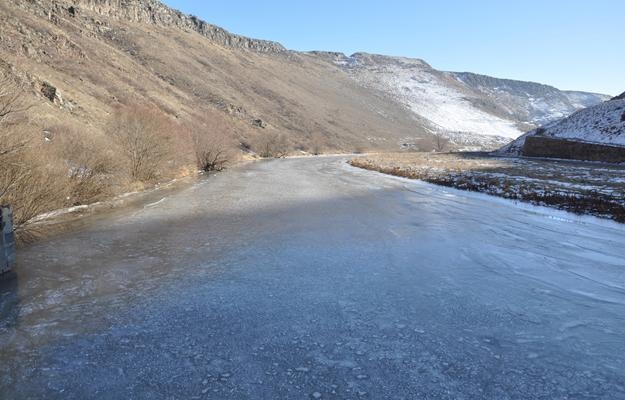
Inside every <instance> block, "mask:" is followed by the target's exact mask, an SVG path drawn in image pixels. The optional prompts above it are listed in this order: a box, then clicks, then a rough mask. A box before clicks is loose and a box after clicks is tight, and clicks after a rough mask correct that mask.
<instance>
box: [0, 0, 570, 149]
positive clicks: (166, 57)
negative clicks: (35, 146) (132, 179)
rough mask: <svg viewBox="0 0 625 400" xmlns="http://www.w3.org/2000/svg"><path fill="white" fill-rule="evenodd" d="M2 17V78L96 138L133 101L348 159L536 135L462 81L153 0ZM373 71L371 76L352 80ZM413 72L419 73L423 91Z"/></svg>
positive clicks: (28, 7) (413, 64) (8, 12)
mask: <svg viewBox="0 0 625 400" xmlns="http://www.w3.org/2000/svg"><path fill="white" fill-rule="evenodd" d="M0 8H2V9H3V13H2V14H3V15H4V16H0V37H1V38H2V42H1V43H0V58H1V59H2V60H3V63H4V67H3V68H4V70H6V71H12V72H13V73H15V74H17V75H20V76H22V77H25V79H26V80H27V81H29V84H30V86H31V87H33V88H34V89H35V92H36V94H38V96H39V97H40V98H41V92H42V91H43V90H45V88H44V86H47V85H49V86H51V87H54V88H55V93H56V97H55V98H54V99H53V103H54V105H55V106H56V107H57V108H55V109H51V110H49V111H50V118H49V119H52V120H54V121H55V123H60V122H61V121H63V120H64V119H65V120H66V119H67V118H68V115H67V114H69V117H70V118H72V119H74V120H75V121H76V123H77V124H79V125H85V124H87V125H88V126H89V127H90V128H89V129H90V130H92V129H96V130H97V129H100V128H99V126H101V125H102V120H103V119H104V118H105V117H106V115H108V114H110V112H111V111H110V110H111V108H112V107H117V106H119V105H120V104H122V103H128V102H129V101H140V102H148V103H154V104H155V105H156V106H158V107H159V108H160V109H162V110H163V112H165V113H167V114H169V115H171V116H172V117H174V118H187V119H192V120H197V119H198V118H199V114H202V113H203V114H205V115H209V114H210V115H212V112H213V111H218V112H220V113H221V114H222V117H219V118H221V119H225V121H226V122H227V123H228V124H231V125H232V126H233V127H232V128H231V129H230V131H232V132H233V133H232V134H233V135H235V136H237V137H241V138H242V139H241V140H244V141H247V140H248V139H249V138H253V136H255V135H259V134H263V132H267V131H279V132H283V133H286V134H288V135H289V136H291V137H292V144H293V145H294V146H295V147H298V146H300V147H301V145H302V143H304V144H305V143H310V142H311V140H312V137H313V136H322V137H323V138H324V140H325V141H326V142H327V143H328V146H329V147H331V148H334V149H345V150H348V149H349V147H352V148H353V147H363V146H364V147H371V148H387V149H397V148H418V149H422V150H429V149H431V148H432V143H433V141H435V140H434V139H433V138H434V137H435V136H438V135H443V136H445V137H446V138H447V139H448V140H449V142H450V147H451V148H454V149H479V148H482V147H485V148H495V147H499V145H501V144H503V143H505V142H508V141H509V140H511V139H513V138H516V137H517V136H519V135H521V134H522V131H524V130H529V129H531V128H533V127H534V125H528V121H529V122H532V121H530V120H529V118H525V119H524V118H521V117H518V116H517V115H516V114H515V112H508V111H509V110H504V109H502V108H501V107H500V106H499V105H498V104H497V103H498V99H497V98H496V97H494V96H493V95H492V94H489V93H486V92H484V91H480V90H478V88H476V87H471V85H467V84H464V83H462V82H461V81H460V80H459V79H458V76H457V75H455V74H460V73H453V72H445V71H438V70H436V69H434V68H432V67H431V66H430V65H429V64H428V63H427V62H426V61H424V60H421V59H416V58H409V57H391V56H384V55H376V54H369V53H365V52H359V53H354V54H353V55H352V56H346V55H344V54H342V53H338V52H322V51H318V52H299V51H292V50H288V49H286V48H285V47H284V46H282V45H281V44H280V43H277V42H272V41H265V40H259V39H251V38H247V37H244V36H240V35H236V34H232V33H230V32H228V31H226V30H224V29H222V28H219V27H217V26H215V25H212V24H209V23H207V22H204V21H202V20H201V19H199V18H197V17H194V16H191V15H187V14H184V13H182V12H180V11H177V10H175V9H173V8H171V7H168V6H166V5H164V4H162V3H161V2H159V1H156V0H73V1H70V0H58V1H51V0H28V1H26V0H17V1H14V2H11V4H10V5H9V4H8V2H6V1H3V2H0ZM195 34H197V35H199V37H201V38H202V39H207V40H206V41H202V40H200V39H199V38H196V37H195V36H194V35H195ZM368 68H369V69H370V70H369V71H368V72H371V76H369V77H368V78H367V79H366V80H363V79H358V72H359V71H364V70H366V69H368ZM390 69H395V70H397V71H408V72H406V74H407V75H406V81H407V82H408V83H409V84H410V90H413V91H414V92H416V93H418V94H419V96H420V97H419V98H418V99H417V100H418V101H417V102H416V103H417V106H418V107H417V106H415V107H416V108H419V107H424V106H427V107H425V108H424V109H423V110H421V109H417V110H415V109H414V108H415V107H413V108H411V107H410V105H411V104H412V103H410V101H407V100H406V96H405V94H406V93H407V92H406V90H405V89H406V87H407V85H406V84H405V83H403V82H402V81H401V79H400V80H399V81H398V84H397V85H396V86H397V87H393V89H392V90H389V88H388V87H386V86H385V85H381V84H379V80H380V77H381V76H384V73H385V72H384V71H385V70H390ZM411 69H412V70H418V71H420V72H423V73H424V75H423V76H422V77H423V78H424V79H423V82H419V79H413V78H414V76H411V75H410V70H411ZM376 74H377V75H376ZM465 74H467V73H465ZM467 76H468V75H467ZM470 76H472V77H473V76H481V77H483V78H482V79H486V78H488V79H489V80H497V79H498V78H492V77H487V76H483V75H477V74H472V75H470ZM391 78H392V79H395V80H396V78H397V77H396V76H391ZM529 84H532V85H534V84H533V83H529ZM535 85H540V84H535ZM474 86H475V85H474ZM543 86H545V87H547V85H543ZM554 90H557V89H555V88H554ZM450 93H451V95H450ZM44 97H45V96H44ZM408 97H410V96H408ZM131 99H135V100H131ZM408 100H411V101H412V100H414V99H410V98H409V99H408ZM413 103H414V102H413ZM50 105H51V104H48V106H50ZM413 105H414V104H413ZM515 107H516V106H515ZM53 108H54V107H53ZM517 108H519V107H517ZM517 108H515V111H518V110H517ZM202 109H207V110H209V111H210V112H209V111H206V112H201V111H199V110H202ZM60 112H64V113H65V114H66V116H65V117H62V116H61V115H59V113H60ZM558 116H559V115H558ZM552 117H553V116H552ZM215 118H217V117H215ZM37 119H40V120H43V119H44V116H41V115H38V116H37ZM199 119H200V120H201V121H204V120H205V119H206V118H204V117H201V118H199ZM449 120H452V121H453V124H451V126H447V125H449V124H448V122H449ZM467 121H468V122H467ZM204 122H205V121H204ZM204 122H203V123H204ZM239 122H243V125H241V124H240V123H239ZM41 123H42V124H49V123H50V122H47V121H42V122H41ZM259 126H262V127H263V128H262V130H259V129H258V127H259ZM250 127H251V128H250ZM526 128H527V129H526ZM235 131H236V132H238V133H234V132H235Z"/></svg>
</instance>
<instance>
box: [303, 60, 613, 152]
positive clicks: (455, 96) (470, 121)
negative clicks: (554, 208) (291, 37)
mask: <svg viewBox="0 0 625 400" xmlns="http://www.w3.org/2000/svg"><path fill="white" fill-rule="evenodd" d="M315 54H317V55H320V56H322V57H326V59H329V60H330V61H331V62H334V63H335V64H336V65H337V66H339V67H340V68H341V69H343V70H345V71H346V72H347V73H348V74H349V75H350V76H351V77H352V78H353V79H354V80H355V81H356V82H358V83H359V84H360V85H362V86H365V87H368V88H370V89H374V90H377V91H379V92H381V93H382V94H384V95H386V96H388V97H389V98H390V99H392V100H394V101H396V102H399V103H400V104H403V105H404V106H405V107H406V108H408V109H409V110H411V111H412V112H413V113H414V114H415V118H418V119H419V120H420V121H422V122H426V123H429V126H430V129H431V131H432V133H434V134H437V135H440V136H443V137H446V138H447V139H448V140H450V141H451V142H452V143H455V144H456V146H457V147H458V148H464V149H478V148H480V147H481V148H488V147H490V148H492V147H493V145H494V147H498V146H501V145H503V144H506V143H509V142H510V141H511V140H514V139H516V138H518V137H519V136H520V135H522V133H523V132H526V131H528V130H530V129H532V128H534V127H537V126H539V125H542V124H544V123H548V122H551V121H554V120H557V119H560V118H563V117H566V116H568V115H570V114H571V113H573V112H575V111H577V110H578V109H580V108H583V107H587V106H591V105H595V104H597V103H599V102H601V101H604V100H606V99H607V98H609V97H607V96H604V95H598V94H594V93H584V92H564V91H560V90H558V89H556V88H554V87H552V86H548V85H542V84H538V83H533V82H523V81H514V80H508V79H498V78H493V77H489V76H485V75H477V74H472V73H457V72H444V71H438V70H436V69H434V68H432V67H431V66H430V65H428V64H427V63H426V62H425V61H423V60H419V59H411V58H405V57H389V56H382V55H375V54H367V53H356V54H353V55H352V56H349V57H348V56H346V55H344V54H342V53H324V52H315Z"/></svg>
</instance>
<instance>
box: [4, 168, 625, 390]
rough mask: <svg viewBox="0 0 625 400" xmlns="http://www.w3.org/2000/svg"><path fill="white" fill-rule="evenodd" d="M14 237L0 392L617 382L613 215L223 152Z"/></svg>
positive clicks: (623, 353)
mask: <svg viewBox="0 0 625 400" xmlns="http://www.w3.org/2000/svg"><path fill="white" fill-rule="evenodd" d="M157 200H158V201H155V202H152V203H150V204H145V205H144V206H143V207H139V208H133V209H128V210H126V211H123V212H119V213H115V214H114V215H112V216H110V217H107V218H104V219H103V218H100V219H99V220H97V221H94V222H93V223H92V224H86V225H85V226H83V227H82V228H81V229H79V230H77V231H73V232H71V233H66V234H62V235H58V236H57V237H54V238H51V239H46V240H45V241H42V242H39V243H38V244H36V245H33V246H30V247H29V248H27V249H24V250H23V251H22V252H21V254H20V259H19V265H18V267H17V268H16V271H15V274H14V275H12V276H10V278H5V279H4V280H3V282H2V283H1V286H0V290H1V291H0V295H1V297H0V302H1V303H0V318H1V319H0V357H1V360H0V361H1V362H0V374H1V375H0V398H2V399H12V400H13V399H28V398H32V399H44V398H45V399H57V398H58V399H91V398H100V399H126V398H128V399H130V398H132V399H220V400H221V399H306V398H313V399H314V398H321V399H332V398H334V399H497V400H501V399H576V400H580V399H618V400H622V399H625V228H624V227H623V226H619V225H617V224H614V223H611V222H606V221H601V220H598V219H594V218H590V217H586V218H581V219H580V218H578V217H574V216H571V215H569V214H565V213H561V212H557V211H551V210H548V209H544V208H538V207H530V206H519V205H517V204H514V203H512V202H508V201H505V200H501V199H495V198H489V197H486V196H482V195H475V194H468V193H463V192H458V191H455V190H452V189H446V188H441V187H436V186H431V185H428V184H424V183H420V182H409V181H406V180H402V179H398V178H392V177H388V176H383V175H379V174H376V173H372V172H368V171H362V170H357V169H353V168H351V167H349V166H347V165H346V164H345V159H342V158H332V157H327V158H316V159H304V158H302V159H288V160H276V161H268V162H258V163H253V164H248V165H246V166H241V167H237V168H235V169H232V170H230V171H227V172H226V173H223V174H220V175H218V176H216V177H211V178H208V179H205V180H202V181H200V182H198V183H196V184H194V185H193V186H191V187H188V188H186V189H184V190H182V191H180V192H177V193H175V194H172V195H169V196H168V197H165V198H163V199H157Z"/></svg>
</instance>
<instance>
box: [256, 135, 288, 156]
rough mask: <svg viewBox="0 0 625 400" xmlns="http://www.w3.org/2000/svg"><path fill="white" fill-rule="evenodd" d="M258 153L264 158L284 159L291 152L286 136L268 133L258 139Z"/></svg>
mask: <svg viewBox="0 0 625 400" xmlns="http://www.w3.org/2000/svg"><path fill="white" fill-rule="evenodd" d="M256 151H257V153H258V155H259V156H261V157H263V158H284V157H286V156H287V154H288V151H289V144H288V141H287V138H286V136H285V135H284V134H280V133H277V132H272V133H266V134H263V135H262V136H260V137H259V138H258V142H257V144H256Z"/></svg>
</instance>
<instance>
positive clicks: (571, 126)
mask: <svg viewBox="0 0 625 400" xmlns="http://www.w3.org/2000/svg"><path fill="white" fill-rule="evenodd" d="M533 135H541V136H548V137H553V138H560V139H569V140H576V141H581V142H590V143H599V144H606V145H614V146H625V99H614V100H610V101H606V102H604V103H601V104H598V105H595V106H593V107H588V108H585V109H583V110H580V111H577V112H576V113H574V114H573V115H571V116H569V117H567V118H564V119H562V120H560V121H556V122H552V123H551V124H548V125H545V126H543V127H542V128H538V129H536V130H533V131H531V132H528V133H527V134H525V135H523V136H521V137H520V138H519V139H517V140H515V141H514V142H512V143H510V144H509V145H507V146H505V147H503V148H502V149H501V150H500V151H501V152H503V153H509V154H520V151H521V149H522V148H523V145H524V144H525V138H526V137H528V136H533Z"/></svg>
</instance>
